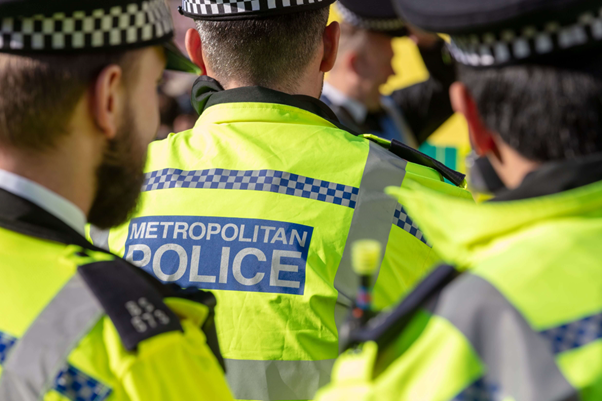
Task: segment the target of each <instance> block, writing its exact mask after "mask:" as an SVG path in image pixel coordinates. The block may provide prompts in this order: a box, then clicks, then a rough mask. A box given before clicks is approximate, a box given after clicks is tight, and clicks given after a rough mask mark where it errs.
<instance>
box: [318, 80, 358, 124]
mask: <svg viewBox="0 0 602 401" xmlns="http://www.w3.org/2000/svg"><path fill="white" fill-rule="evenodd" d="M322 94H323V95H324V96H326V97H327V98H328V100H330V101H331V102H332V104H334V105H335V106H339V107H344V108H345V109H346V110H347V111H348V112H349V114H351V117H353V119H354V120H355V122H356V123H358V124H363V123H364V122H365V121H366V116H367V115H368V109H367V108H366V106H364V105H363V104H362V103H361V102H359V101H357V100H355V99H352V98H350V97H349V96H347V95H345V94H344V93H343V92H341V91H340V90H338V89H337V88H335V87H334V86H332V85H330V84H329V83H328V82H324V89H323V91H322Z"/></svg>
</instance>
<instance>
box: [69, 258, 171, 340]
mask: <svg viewBox="0 0 602 401" xmlns="http://www.w3.org/2000/svg"><path fill="white" fill-rule="evenodd" d="M78 272H79V274H80V275H81V276H82V278H83V279H84V281H85V282H86V284H87V286H88V287H89V288H90V290H91V291H92V292H93V294H94V295H95V296H96V298H97V300H98V302H99V303H100V304H101V306H102V307H103V309H104V310H105V313H106V314H107V316H109V318H111V320H112V321H113V324H114V325H115V328H116V329H117V331H118V332H119V335H120V337H121V341H122V342H123V345H124V346H125V348H126V349H127V350H128V351H133V350H135V349H136V348H137V347H138V344H140V343H141V342H142V341H145V340H148V339H149V338H152V337H154V336H157V335H159V334H163V333H168V332H171V331H182V326H181V324H180V320H179V318H178V317H177V316H176V314H175V313H174V312H173V311H172V310H171V309H169V308H168V307H167V306H166V305H165V303H164V302H163V298H164V297H165V295H166V294H167V291H168V290H167V289H165V290H162V289H161V288H160V287H159V286H160V285H161V284H160V283H158V282H157V284H158V285H155V284H154V283H153V282H152V281H150V280H149V279H148V278H147V277H145V274H146V273H144V272H143V271H142V270H140V269H137V268H136V267H134V266H131V265H130V264H129V263H127V262H126V261H124V260H122V259H118V258H116V259H114V260H111V261H105V262H96V263H91V264H88V265H84V266H80V267H79V268H78Z"/></svg>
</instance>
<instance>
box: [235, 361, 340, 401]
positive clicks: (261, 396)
mask: <svg viewBox="0 0 602 401" xmlns="http://www.w3.org/2000/svg"><path fill="white" fill-rule="evenodd" d="M334 362H335V360H334V359H326V360H322V361H245V360H237V359H226V371H227V373H226V377H227V379H228V384H229V385H230V389H231V390H232V393H233V394H234V398H235V399H237V400H262V401H280V400H286V401H293V400H313V398H314V396H315V394H316V392H317V391H318V389H320V388H321V387H323V386H324V385H326V384H328V383H329V382H330V375H331V372H332V367H333V366H334Z"/></svg>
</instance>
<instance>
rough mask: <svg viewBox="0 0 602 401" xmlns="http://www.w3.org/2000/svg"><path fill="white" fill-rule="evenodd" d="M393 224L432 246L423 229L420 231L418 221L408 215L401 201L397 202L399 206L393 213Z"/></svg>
mask: <svg viewBox="0 0 602 401" xmlns="http://www.w3.org/2000/svg"><path fill="white" fill-rule="evenodd" d="M393 225H394V226H397V227H399V228H401V229H403V230H405V231H407V232H408V233H410V234H412V235H413V236H414V237H416V238H418V239H419V240H420V241H422V242H423V243H424V244H426V245H428V246H431V245H430V244H429V243H428V241H427V240H426V238H425V237H424V234H423V233H422V231H420V229H419V228H418V226H417V225H416V223H414V221H413V220H412V219H411V218H410V217H409V216H408V212H406V210H405V209H404V208H403V206H401V205H400V204H399V203H398V204H397V208H396V209H395V213H394V214H393Z"/></svg>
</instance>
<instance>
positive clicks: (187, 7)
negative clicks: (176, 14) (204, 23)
mask: <svg viewBox="0 0 602 401" xmlns="http://www.w3.org/2000/svg"><path fill="white" fill-rule="evenodd" d="M333 2H334V0H182V9H181V10H182V12H183V13H184V14H187V15H189V16H193V17H199V18H201V19H203V18H220V17H228V16H230V17H232V16H244V15H246V14H253V15H255V14H258V13H261V14H264V15H277V14H280V13H284V12H288V11H294V10H295V9H299V11H301V10H302V9H303V8H308V9H309V8H316V7H319V6H321V5H323V6H324V7H326V6H328V5H330V4H331V3H333Z"/></svg>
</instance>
